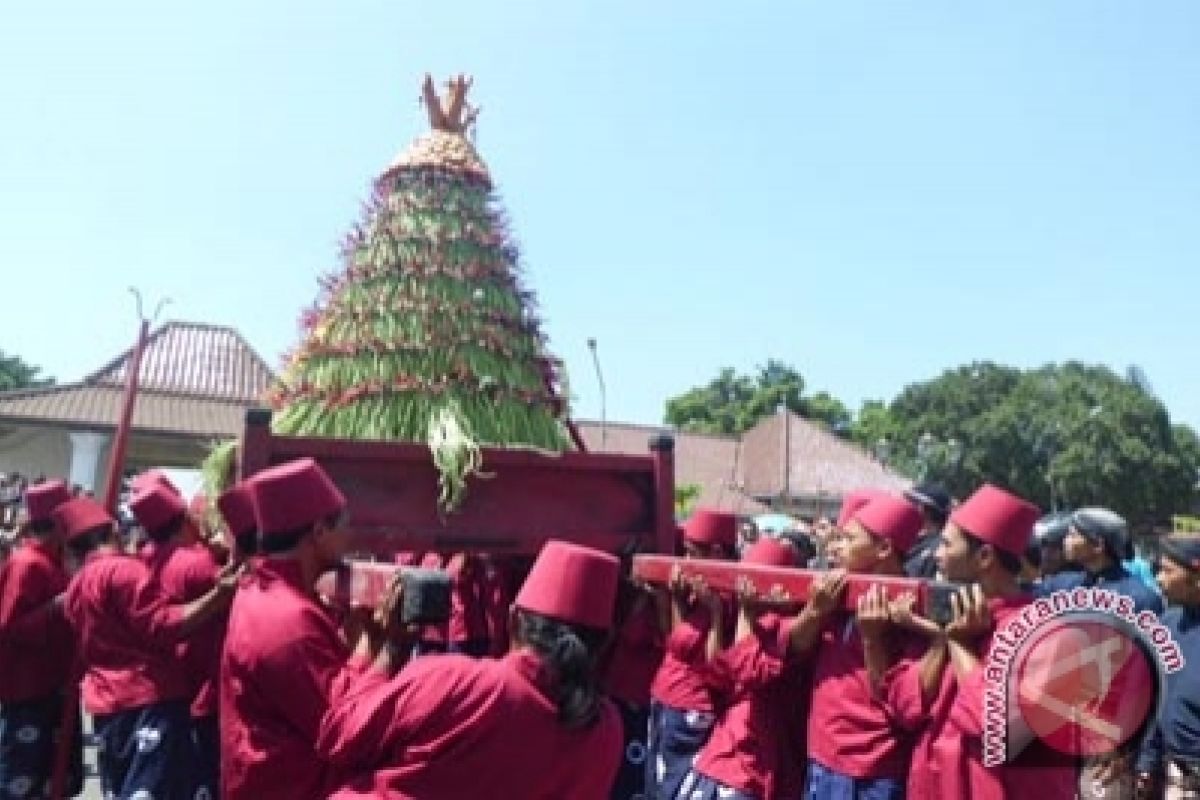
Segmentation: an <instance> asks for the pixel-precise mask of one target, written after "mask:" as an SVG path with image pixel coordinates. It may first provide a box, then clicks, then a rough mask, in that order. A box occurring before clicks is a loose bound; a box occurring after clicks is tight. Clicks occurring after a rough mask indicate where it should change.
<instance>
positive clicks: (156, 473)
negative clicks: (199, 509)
mask: <svg viewBox="0 0 1200 800" xmlns="http://www.w3.org/2000/svg"><path fill="white" fill-rule="evenodd" d="M156 485H157V486H162V487H164V488H167V489H170V490H171V491H172V492H174V493H175V494H179V488H178V487H176V486H175V484H173V483H171V479H170V478H168V477H167V473H165V472H163V471H162V470H161V469H151V470H147V471H145V472H143V473H140V474H138V475H135V476H134V478H133V480H131V481H130V482H129V491H131V492H133V493H134V494H136V493H138V492H140V491H142V490H143V489H146V488H148V487H150V486H156Z"/></svg>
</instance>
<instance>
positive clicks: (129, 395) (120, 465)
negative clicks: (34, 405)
mask: <svg viewBox="0 0 1200 800" xmlns="http://www.w3.org/2000/svg"><path fill="white" fill-rule="evenodd" d="M135 294H136V293H135ZM138 312H139V314H138V315H139V316H141V298H140V297H139V298H138ZM149 333H150V321H149V320H148V319H146V318H144V317H143V318H142V320H141V326H140V327H139V328H138V338H137V342H136V344H134V347H133V353H132V354H131V355H130V358H129V363H128V364H127V365H126V368H125V398H124V401H123V404H122V406H121V419H120V421H119V422H118V423H117V432H116V434H115V435H114V437H113V441H112V449H111V451H110V456H109V460H108V476H107V479H106V480H107V483H106V485H105V491H104V507H105V508H106V509H108V513H110V514H112V515H113V517H114V518H115V517H116V516H117V504H118V502H119V501H120V499H121V473H122V471H123V469H124V466H125V451H126V450H127V449H128V447H129V429H130V427H131V425H132V424H133V408H134V404H135V403H136V402H137V390H138V378H139V376H140V374H141V371H142V353H143V352H144V351H145V349H146V340H147V339H148V338H149ZM78 716H79V688H78V686H71V687H69V688H68V690H67V691H66V693H65V697H64V698H63V712H62V718H61V719H60V720H59V726H58V730H59V737H58V747H57V748H56V749H55V752H54V773H53V775H52V777H51V781H50V798H51V800H65V798H66V783H67V768H68V767H69V765H70V761H71V751H72V749H73V748H74V746H75V741H74V739H75V737H74V735H73V734H74V733H75V731H76V725H75V721H76V719H78ZM81 733H82V732H81Z"/></svg>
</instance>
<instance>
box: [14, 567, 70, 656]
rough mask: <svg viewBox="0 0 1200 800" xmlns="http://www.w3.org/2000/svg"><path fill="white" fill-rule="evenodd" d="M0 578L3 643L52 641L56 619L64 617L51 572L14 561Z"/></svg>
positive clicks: (35, 644)
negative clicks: (57, 599)
mask: <svg viewBox="0 0 1200 800" xmlns="http://www.w3.org/2000/svg"><path fill="white" fill-rule="evenodd" d="M0 578H2V580H0V643H3V644H5V645H24V646H26V647H44V646H46V645H48V644H49V642H50V636H51V631H52V630H53V627H54V623H55V621H56V620H58V619H60V618H61V616H60V614H59V610H58V607H57V606H56V604H55V603H54V602H53V598H54V592H53V587H52V586H51V582H50V576H49V575H47V574H46V573H45V572H44V570H41V569H38V568H37V567H36V566H35V565H33V564H30V563H29V562H26V561H12V562H9V563H8V564H6V565H5V569H4V572H3V574H2V575H0ZM43 598H48V599H43Z"/></svg>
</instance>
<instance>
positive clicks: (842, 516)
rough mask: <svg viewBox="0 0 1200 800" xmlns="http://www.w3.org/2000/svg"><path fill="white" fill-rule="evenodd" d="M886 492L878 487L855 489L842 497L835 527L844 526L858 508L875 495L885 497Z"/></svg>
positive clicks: (848, 522)
mask: <svg viewBox="0 0 1200 800" xmlns="http://www.w3.org/2000/svg"><path fill="white" fill-rule="evenodd" d="M887 496H888V495H887V492H883V491H880V490H879V489H855V490H854V491H853V492H851V493H850V494H848V495H846V496H845V497H843V498H842V510H841V511H839V512H838V518H837V527H839V528H844V527H846V526H847V525H849V524H850V520H852V519H854V515H855V514H857V513H858V510H859V509H860V508H862V507H863V506H865V505H866V504H867V503H869V502H871V501H872V500H874V499H875V498H877V497H887Z"/></svg>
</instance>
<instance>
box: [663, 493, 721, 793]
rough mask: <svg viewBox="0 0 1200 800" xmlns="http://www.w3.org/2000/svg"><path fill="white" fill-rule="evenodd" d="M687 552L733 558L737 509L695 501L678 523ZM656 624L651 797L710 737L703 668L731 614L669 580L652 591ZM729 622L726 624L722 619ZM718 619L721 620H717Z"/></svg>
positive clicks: (673, 787) (678, 776) (679, 776)
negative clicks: (659, 651) (658, 654)
mask: <svg viewBox="0 0 1200 800" xmlns="http://www.w3.org/2000/svg"><path fill="white" fill-rule="evenodd" d="M680 533H681V537H680V538H681V540H682V546H683V550H684V554H685V555H686V556H687V557H688V558H716V559H725V560H728V559H731V558H734V557H735V555H736V553H737V538H738V523H737V517H735V516H734V515H733V514H728V513H725V512H722V511H714V510H710V509H698V510H697V511H696V512H695V513H693V514H692V516H691V517H690V518H689V519H688V521H687V524H686V525H685V526H684V527H683V528H682V530H681V531H680ZM655 596H656V598H657V603H658V606H659V608H658V616H659V626H660V627H661V628H662V630H664V631H665V632H666V637H665V640H664V643H663V649H664V653H663V658H662V663H661V664H660V665H659V667H658V670H657V672H656V673H655V675H654V681H653V683H651V685H650V735H649V742H648V744H649V753H648V754H647V759H646V794H647V797H648V798H650V800H656V799H657V798H671V797H674V796H675V794H676V793H677V792H678V791H679V786H680V784H682V783H683V779H684V778H685V777H686V776H687V774H688V770H690V769H691V768H692V761H693V759H694V758H695V757H696V754H697V753H698V752H700V748H701V747H703V746H704V743H705V742H707V741H708V737H709V734H710V733H711V732H712V726H713V723H714V722H715V720H716V716H715V714H716V710H717V709H716V705H715V703H714V699H713V696H712V690H711V688H710V687H709V685H708V683H707V682H706V680H705V675H704V670H705V667H706V665H707V663H708V660H709V657H710V655H712V654H711V653H710V652H709V650H710V639H711V637H712V636H713V635H714V633H715V635H716V636H717V637H718V639H717V640H716V641H715V642H713V644H714V646H715V648H719V647H723V646H725V645H726V644H728V643H729V641H730V640H731V639H732V637H733V627H734V624H733V620H731V619H725V618H721V619H717V617H722V615H721V614H717V615H716V616H714V614H713V611H714V609H720V608H721V606H720V603H719V602H718V603H717V604H716V605H715V606H712V605H709V604H705V603H700V602H698V601H697V598H696V597H695V594H694V592H693V591H692V589H691V587H689V586H684V585H681V584H679V583H678V582H674V583H673V585H672V586H671V587H670V591H669V594H668V593H667V592H666V591H664V590H663V589H658V590H656V591H655ZM726 623H728V624H726ZM722 625H723V628H722V627H721V626H722Z"/></svg>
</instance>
